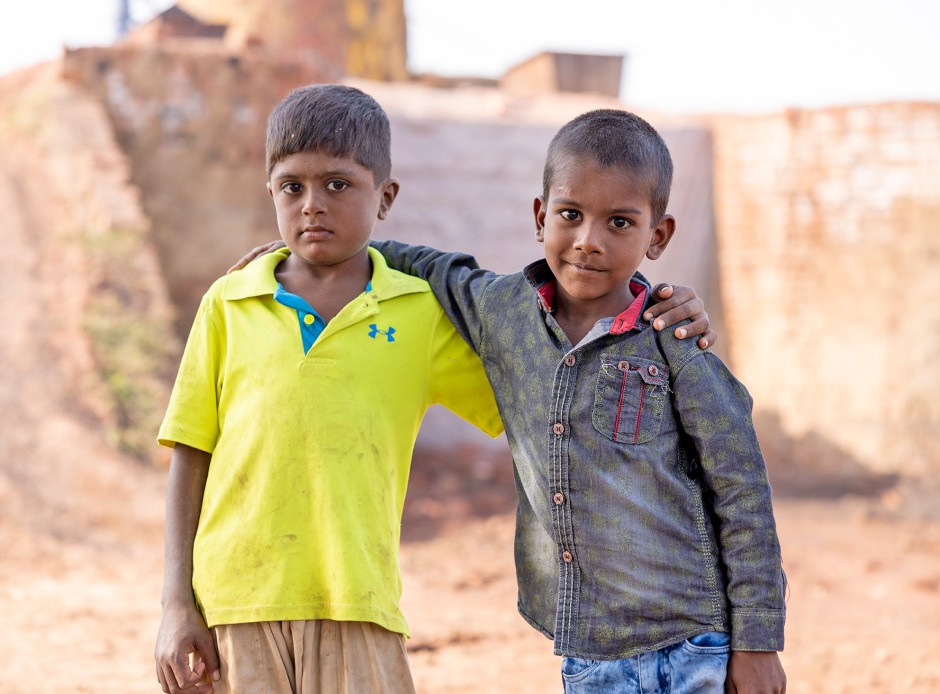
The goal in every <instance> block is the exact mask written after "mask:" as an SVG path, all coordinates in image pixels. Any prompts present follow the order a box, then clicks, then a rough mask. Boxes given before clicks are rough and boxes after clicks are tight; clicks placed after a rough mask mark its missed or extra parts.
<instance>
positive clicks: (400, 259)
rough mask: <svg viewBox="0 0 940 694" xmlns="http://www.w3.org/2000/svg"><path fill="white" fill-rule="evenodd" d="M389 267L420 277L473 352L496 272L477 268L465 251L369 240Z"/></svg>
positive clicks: (477, 344) (481, 330) (480, 332)
mask: <svg viewBox="0 0 940 694" xmlns="http://www.w3.org/2000/svg"><path fill="white" fill-rule="evenodd" d="M371 245H372V247H373V248H375V249H376V250H378V251H379V252H380V253H381V254H382V255H383V256H385V260H386V262H387V263H388V266H389V267H390V268H392V269H393V270H398V271H399V272H404V273H406V274H409V275H414V276H415V277H420V278H421V279H423V280H425V281H426V282H427V283H428V284H430V285H431V291H433V292H434V296H435V298H436V299H437V300H438V302H439V303H440V305H441V306H442V307H443V309H444V312H445V313H446V314H447V317H448V318H450V320H451V322H452V323H453V324H454V326H455V327H456V328H457V331H458V332H459V333H460V335H461V336H462V337H463V338H464V339H465V340H466V341H467V342H468V343H469V344H470V346H471V347H473V349H474V350H475V351H477V352H479V351H480V348H481V345H482V340H483V335H482V332H483V322H484V310H485V308H484V304H485V300H486V292H487V289H488V288H489V287H490V285H491V284H492V283H493V282H494V281H496V280H497V279H499V277H500V275H497V274H496V273H493V272H490V271H488V270H481V269H480V266H479V265H478V264H477V261H476V259H475V258H474V257H473V256H471V255H467V254H465V253H447V252H444V251H439V250H436V249H434V248H429V247H428V246H412V245H410V244H406V243H401V242H399V241H372V243H371Z"/></svg>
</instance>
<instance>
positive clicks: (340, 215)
mask: <svg viewBox="0 0 940 694" xmlns="http://www.w3.org/2000/svg"><path fill="white" fill-rule="evenodd" d="M268 192H269V193H270V194H271V198H272V199H273V200H274V209H275V210H276V211H277V226H278V230H279V231H280V232H281V238H282V239H284V243H285V244H287V247H288V248H289V249H290V251H291V254H292V256H294V257H296V258H297V259H299V260H303V261H305V262H307V263H309V264H311V265H321V266H322V265H337V264H340V263H343V262H345V261H347V260H349V259H351V258H354V257H357V256H359V255H360V254H364V253H366V252H367V251H366V247H367V246H368V244H369V239H370V238H371V237H372V229H373V227H374V226H375V222H376V220H379V219H385V217H386V216H387V215H388V211H389V209H390V208H391V206H392V203H393V202H394V201H395V196H396V195H397V194H398V182H397V181H396V180H395V179H392V178H390V179H388V180H387V181H385V182H383V183H382V184H381V185H379V186H378V188H376V186H375V181H374V179H373V177H372V172H371V171H369V170H368V169H367V168H365V167H364V166H362V165H361V164H359V163H357V162H356V161H355V160H354V159H352V158H351V157H334V156H331V155H328V154H323V153H321V152H298V153H297V154H291V155H289V156H287V157H285V158H284V159H282V160H281V161H279V162H278V163H277V164H275V165H274V168H273V169H272V170H271V177H270V179H269V180H268Z"/></svg>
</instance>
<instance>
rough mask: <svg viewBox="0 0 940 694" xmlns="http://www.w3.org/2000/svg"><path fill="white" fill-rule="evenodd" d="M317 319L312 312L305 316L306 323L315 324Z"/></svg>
mask: <svg viewBox="0 0 940 694" xmlns="http://www.w3.org/2000/svg"><path fill="white" fill-rule="evenodd" d="M315 320H316V318H314V317H313V316H312V315H311V314H309V313H308V314H307V315H306V316H304V323H306V324H307V325H313V321H315Z"/></svg>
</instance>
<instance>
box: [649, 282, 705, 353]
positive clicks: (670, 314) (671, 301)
mask: <svg viewBox="0 0 940 694" xmlns="http://www.w3.org/2000/svg"><path fill="white" fill-rule="evenodd" d="M653 301H655V302H656V303H655V304H653V305H652V306H650V307H649V309H647V311H646V313H644V314H643V318H644V320H648V321H653V319H654V318H655V319H656V320H655V321H654V322H653V328H654V329H655V330H663V329H664V328H668V327H669V326H670V325H675V324H676V323H678V322H679V321H682V320H685V319H686V318H691V319H692V322H691V323H689V324H688V325H684V326H682V327H681V328H678V329H676V333H675V334H676V337H677V338H679V339H680V340H684V339H685V338H687V337H695V336H696V335H700V336H701V337H699V339H698V343H697V344H698V346H699V347H700V348H702V349H706V348H708V347H711V346H712V345H714V344H715V341H716V340H717V339H718V335H717V333H715V331H714V330H712V329H711V328H710V326H709V323H708V314H707V313H705V302H703V301H702V300H701V299H699V298H698V296H697V295H696V294H695V290H694V289H692V287H685V286H683V285H681V284H677V285H675V286H673V285H671V284H657V285H656V286H655V287H653Z"/></svg>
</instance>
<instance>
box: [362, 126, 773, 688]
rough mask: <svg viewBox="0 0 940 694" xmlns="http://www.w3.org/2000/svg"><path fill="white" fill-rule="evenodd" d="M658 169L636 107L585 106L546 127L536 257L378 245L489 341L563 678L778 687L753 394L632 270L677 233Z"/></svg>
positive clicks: (540, 623) (541, 608) (483, 345)
mask: <svg viewBox="0 0 940 694" xmlns="http://www.w3.org/2000/svg"><path fill="white" fill-rule="evenodd" d="M671 181H672V160H671V157H670V155H669V151H668V149H667V147H666V144H665V142H663V140H662V138H661V137H660V136H659V134H658V133H657V132H656V131H655V130H654V129H653V128H652V127H651V126H650V125H649V124H648V123H646V121H644V120H642V119H641V118H639V117H637V116H635V115H633V114H631V113H628V112H625V111H618V110H600V111H592V112H589V113H586V114H583V115H581V116H579V117H578V118H575V119H574V120H573V121H571V122H570V123H568V124H567V125H565V126H564V127H562V128H561V130H560V131H559V132H558V134H557V135H556V136H555V138H554V139H553V140H552V143H551V145H550V146H549V150H548V158H547V162H546V165H545V173H544V179H543V192H542V195H541V196H539V197H538V198H536V199H535V202H534V213H535V226H536V238H537V240H538V241H539V242H541V243H543V244H544V247H545V259H544V260H541V261H538V262H536V263H533V264H531V265H529V266H528V267H527V268H526V269H525V270H524V271H523V272H521V273H516V274H512V275H497V274H494V273H491V272H487V271H484V270H480V269H479V268H478V267H477V265H476V263H475V261H474V260H473V259H472V258H470V257H469V256H466V255H462V254H455V253H442V252H439V251H435V250H433V249H429V248H424V247H415V246H406V245H404V244H398V243H395V242H376V243H375V245H376V247H378V248H379V250H381V251H382V253H383V254H384V255H385V256H386V258H387V259H388V261H389V265H390V266H391V267H394V268H396V269H399V270H403V271H405V272H409V273H411V274H416V275H418V276H419V277H423V278H424V279H426V280H428V282H429V283H430V284H431V287H432V289H433V290H434V293H435V295H436V296H437V298H438V301H440V303H441V305H442V306H443V307H444V309H445V311H447V314H448V316H449V317H450V318H451V320H452V321H453V322H454V325H455V326H456V327H457V329H458V331H459V332H460V333H461V334H462V335H463V336H464V338H465V339H466V340H467V341H468V342H469V343H470V345H471V346H472V347H473V348H474V349H475V350H476V351H477V353H478V354H479V355H480V357H481V358H482V360H483V364H484V367H485V369H486V372H487V376H488V377H489V380H490V383H491V385H492V386H493V390H494V392H495V394H496V399H497V402H498V404H499V408H500V414H501V416H502V419H503V424H504V426H505V429H506V435H507V438H508V441H509V445H510V448H511V449H512V454H513V460H514V464H515V473H516V486H517V491H518V495H519V506H518V511H517V525H516V548H515V551H516V569H517V576H518V582H519V610H520V612H521V613H522V615H523V617H524V618H525V619H526V620H527V621H528V622H529V623H530V624H531V625H532V626H533V627H535V628H536V629H538V630H539V631H541V632H542V633H543V634H545V635H546V636H548V637H549V638H551V639H553V641H554V645H555V652H556V653H557V654H559V655H562V656H564V661H563V666H562V675H563V680H564V685H565V691H566V692H569V693H581V692H585V693H586V692H591V693H593V692H604V693H605V694H608V693H611V692H618V693H620V692H622V693H633V692H644V693H645V692H657V693H659V692H673V693H674V694H679V693H683V694H684V693H686V692H688V693H691V692H716V693H720V692H725V691H728V692H736V693H737V694H745V693H746V694H752V693H753V694H757V693H760V694H764V693H775V694H778V693H780V692H784V691H785V688H786V683H785V681H786V678H785V675H784V672H783V668H782V667H781V664H780V660H779V658H778V656H777V653H776V651H780V650H782V649H783V632H784V621H785V605H784V600H785V590H786V579H785V576H784V574H783V570H782V567H781V559H780V546H779V542H778V539H777V533H776V528H775V522H774V517H773V510H772V507H771V493H770V486H769V483H768V480H767V474H766V468H765V465H764V460H763V457H762V455H761V451H760V447H759V445H758V441H757V437H756V435H755V432H754V428H753V425H752V421H751V405H752V403H751V399H750V396H749V395H748V393H747V391H746V390H745V388H744V386H743V385H741V383H739V382H738V381H737V379H735V377H734V376H733V375H732V374H731V372H730V371H729V370H728V369H727V368H726V366H725V365H724V364H723V363H722V362H721V360H720V359H718V358H717V357H716V356H715V355H714V354H713V353H711V352H709V351H707V350H700V349H698V347H696V346H694V345H690V344H687V343H685V342H683V341H681V340H678V339H676V338H675V336H674V335H673V334H672V333H670V332H667V331H656V330H654V329H653V328H652V326H651V325H650V323H649V322H647V321H648V320H650V318H651V314H650V313H649V308H650V305H651V304H650V294H651V287H650V285H649V283H648V282H647V281H646V280H645V278H644V277H643V276H642V275H641V274H639V273H638V272H637V268H638V266H639V264H640V261H641V260H642V259H643V258H644V257H646V258H650V259H656V258H658V257H659V256H660V255H661V254H662V252H663V251H664V250H665V248H666V246H667V244H668V243H669V240H670V239H671V238H672V236H673V233H674V231H675V220H674V218H673V217H672V216H671V215H668V214H666V205H667V202H668V200H669V192H670V186H671ZM729 653H730V658H729Z"/></svg>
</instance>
